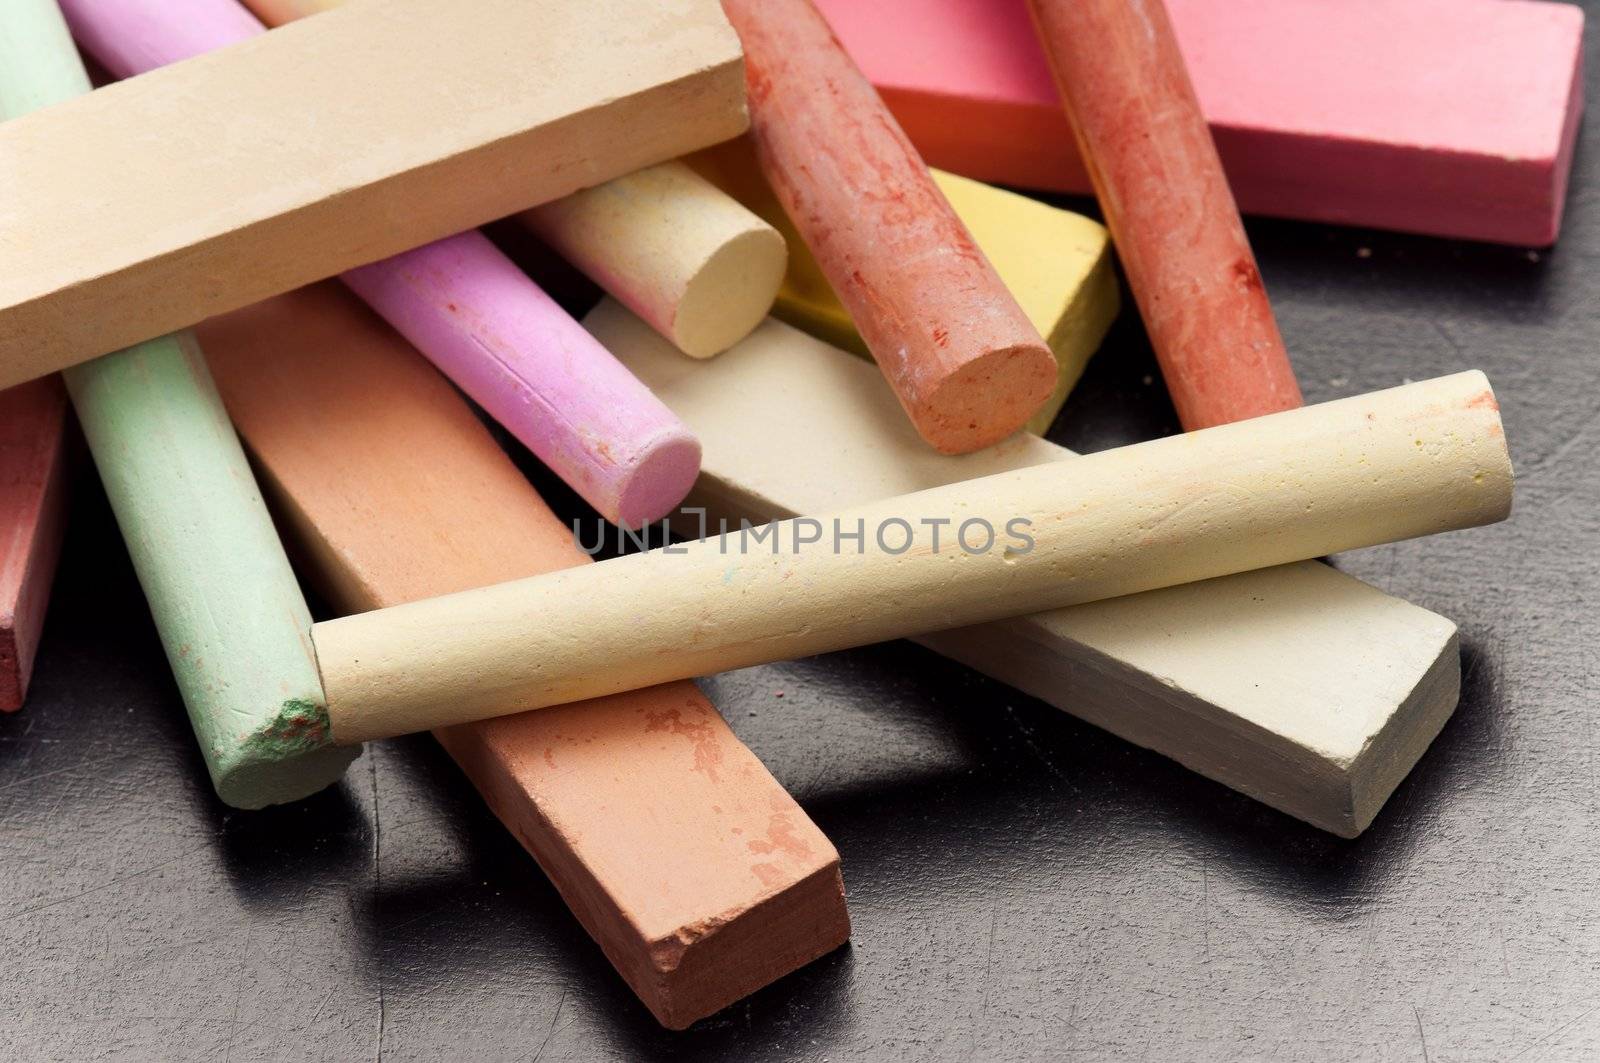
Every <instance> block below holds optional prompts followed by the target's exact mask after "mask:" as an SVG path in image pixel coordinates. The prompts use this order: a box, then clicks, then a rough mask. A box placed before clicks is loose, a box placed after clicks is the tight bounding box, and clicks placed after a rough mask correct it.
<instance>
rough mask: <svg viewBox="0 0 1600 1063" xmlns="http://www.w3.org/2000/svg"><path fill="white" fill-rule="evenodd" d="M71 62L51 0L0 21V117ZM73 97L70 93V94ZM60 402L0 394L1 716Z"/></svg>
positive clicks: (57, 549) (38, 103)
mask: <svg viewBox="0 0 1600 1063" xmlns="http://www.w3.org/2000/svg"><path fill="white" fill-rule="evenodd" d="M76 69H77V56H76V55H74V54H73V52H72V45H71V42H69V41H68V40H67V39H66V36H65V31H64V29H63V28H62V25H61V16H60V14H59V13H58V12H57V11H56V9H55V6H54V5H53V4H52V3H50V0H16V2H15V3H12V4H10V5H8V6H7V7H6V10H5V12H4V15H3V18H0V119H4V118H13V117H15V116H17V115H20V114H26V113H27V112H28V111H31V110H34V109H36V108H38V107H43V106H45V105H47V104H50V103H54V102H55V101H56V100H57V99H59V98H60V95H59V89H58V86H60V85H61V84H63V83H64V82H65V81H67V79H69V78H70V77H72V76H73V74H74V72H75V71H76ZM69 91H70V90H69ZM66 409H67V397H66V392H65V391H63V390H62V389H61V384H60V382H59V381H40V382H38V383H35V384H30V385H28V386H25V387H15V388H11V389H9V390H6V391H0V712H12V711H14V710H16V709H19V708H21V707H22V702H23V699H24V697H25V696H26V695H27V691H28V679H29V676H30V675H31V673H32V671H33V659H34V653H35V651H36V650H37V649H38V646H39V632H40V629H41V628H42V627H43V626H44V614H45V608H46V606H47V605H48V604H49V600H50V582H51V580H52V578H53V577H54V575H55V570H56V562H57V560H58V559H59V558H60V555H61V531H62V527H61V526H62V522H63V520H64V519H65V515H66V476H65V462H66V451H65V449H64V447H63V438H64V436H63V433H64V429H65V425H66Z"/></svg>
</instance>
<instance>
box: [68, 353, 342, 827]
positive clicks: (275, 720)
mask: <svg viewBox="0 0 1600 1063" xmlns="http://www.w3.org/2000/svg"><path fill="white" fill-rule="evenodd" d="M65 375H66V381H67V388H68V390H69V391H70V392H71V394H72V400H73V405H74V406H75V407H76V409H77V411H78V420H79V422H80V423H81V424H82V425H83V433H84V436H85V437H87V439H88V440H89V449H90V452H91V453H92V454H93V455H94V461H95V467H96V468H97V469H99V471H100V480H101V482H102V483H103V484H105V489H106V495H107V497H109V498H110V500H111V508H112V511H113V512H114V513H115V514H116V517H117V524H118V526H119V527H121V529H122V537H123V540H124V541H125V542H126V543H127V544H128V553H129V555H130V556H131V557H132V559H133V567H134V570H135V571H136V572H137V573H138V575H139V584H140V586H142V587H143V588H144V593H145V599H146V600H147V601H148V602H149V603H150V612H151V615H152V616H153V617H154V618H155V623H156V630H157V631H158V632H159V633H160V636H161V645H162V648H163V649H164V650H166V654H167V661H168V663H170V664H171V666H172V673H173V675H174V677H175V678H176V679H177V681H178V689H179V691H180V692H181V693H182V695H183V700H184V705H185V706H186V707H187V708H188V710H189V721H190V723H191V724H192V725H193V727H194V731H195V736H196V738H198V739H199V741H200V750H201V752H202V753H203V754H204V755H205V759H206V767H207V768H208V769H209V771H210V773H211V781H212V784H213V785H214V786H215V788H216V791H217V796H219V797H220V798H222V800H223V801H224V802H226V803H228V804H230V805H234V806H236V807H238V808H260V807H263V806H265V805H269V804H278V803H280V802H285V801H293V800H297V799H298V798H301V797H305V796H306V795H308V794H312V793H315V792H316V791H318V790H320V789H322V788H323V787H324V786H327V785H329V784H330V783H332V782H335V781H337V780H338V779H339V777H340V776H341V775H343V774H344V769H345V767H346V766H347V765H348V764H349V763H350V761H352V760H353V759H355V757H356V755H357V754H358V753H360V749H359V748H356V747H350V748H337V747H328V746H327V745H326V742H325V736H326V731H327V715H326V710H325V708H324V705H323V697H322V686H321V683H320V681H319V679H318V675H317V664H316V657H315V654H314V652H313V650H312V645H311V641H310V639H309V637H308V636H309V634H310V629H311V614H310V612H309V611H308V610H307V609H306V603H305V599H304V598H303V597H301V594H300V588H299V585H298V584H297V583H296V582H295V579H294V574H293V572H291V571H290V568H289V562H288V559H287V558H286V557H285V556H284V553H283V546H282V544H280V543H279V542H278V538H277V535H276V533H275V532H274V531H273V528H272V521H271V518H270V517H269V516H268V515H267V510H266V507H265V506H264V505H263V504H262V501H261V495H260V492H259V491H258V490H257V489H256V484H255V480H254V478H253V477H252V476H251V474H250V467H249V465H248V464H246V462H245V457H244V452H243V451H242V450H240V449H239V441H238V439H237V437H236V436H235V435H234V433H233V426H232V425H231V424H230V423H229V422H228V416H227V414H226V412H225V411H224V410H223V408H222V401H221V400H220V399H219V398H218V397H217V393H216V389H215V387H214V386H213V385H212V383H211V379H210V377H209V375H208V374H207V372H206V367H205V361H204V359H203V357H202V355H201V354H200V349H199V346H198V345H197V344H196V343H195V341H194V337H193V335H192V334H191V333H188V332H180V333H176V334H174V335H172V336H166V337H163V338H161V339H157V340H150V341H147V342H145V343H142V344H139V345H138V346H135V347H131V348H129V349H127V350H125V351H119V352H117V353H116V354H112V355H107V356H106V357H104V358H100V359H96V360H95V361H93V362H89V363H86V364H84V365H81V366H74V367H72V368H70V369H68V370H67V372H66V374H65Z"/></svg>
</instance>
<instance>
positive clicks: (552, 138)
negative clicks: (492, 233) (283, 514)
mask: <svg viewBox="0 0 1600 1063" xmlns="http://www.w3.org/2000/svg"><path fill="white" fill-rule="evenodd" d="M622 27H626V32H623V30H622ZM554 29H559V32H555V31H554ZM508 40H514V41H517V42H519V45H518V47H516V48H508V47H506V42H507V41H508ZM423 68H426V70H427V76H426V77H419V76H418V70H419V69H423ZM529 70H538V71H539V72H540V76H539V77H537V78H529V77H527V76H526V75H527V71H529ZM308 115H315V117H316V120H315V121H307V116H308ZM745 124H746V117H745V114H744V108H743V95H742V84H741V81H740V63H739V54H738V42H737V39H736V37H735V36H734V34H733V33H732V32H731V31H730V29H729V28H728V26H727V23H726V22H725V21H724V20H723V18H722V17H721V15H720V13H719V12H718V11H717V10H716V8H715V5H710V4H703V3H695V2H691V0H670V2H668V3H665V4H663V3H657V2H654V0H597V2H595V3H590V4H583V5H579V6H576V7H574V6H573V5H570V4H565V3H560V2H558V0H534V2H529V0H480V2H478V3H474V4H470V5H464V4H436V3H433V2H432V0H385V2H383V3H376V2H362V3H358V4H355V5H353V6H350V7H347V8H342V9H339V10H335V11H330V12H328V13H326V14H324V15H321V16H318V18H317V19H316V22H315V25H308V26H294V25H290V26H285V27H283V28H282V30H281V31H276V32H273V33H268V34H264V35H262V36H260V37H256V38H253V39H251V40H247V41H243V42H241V43H239V44H236V45H233V46H231V47H228V48H225V49H222V50H221V51H219V52H215V53H211V54H208V55H203V56H199V57H197V58H194V59H190V60H186V61H184V62H182V63H177V64H174V65H173V66H170V67H165V68H162V69H160V70H156V71H152V72H151V73H149V74H146V75H144V76H142V77H138V78H131V79H129V80H128V81H125V82H121V83H119V84H116V85H111V86H108V87H107V88H105V89H103V90H101V91H99V92H95V93H92V94H90V95H88V96H85V97H83V98H81V99H77V100H72V101H69V102H67V103H63V104H58V105H56V106H54V107H50V108H47V109H45V110H43V111H40V112H37V113H34V114H31V115H28V116H27V117H25V118H22V119H19V120H17V121H14V122H10V123H7V124H6V125H5V126H4V127H0V156H3V157H5V158H7V159H8V160H10V162H9V164H8V166H7V168H6V172H5V175H4V179H3V181H0V204H3V206H0V337H4V339H3V340H0V386H5V385H9V384H12V383H17V382H20V381H22V380H25V379H28V378H30V377H33V376H39V375H42V374H44V373H46V372H49V371H51V370H54V369H59V368H62V367H64V366H66V365H70V364H73V363H75V362H79V361H83V360H84V359H87V358H89V357H92V356H95V355H98V354H100V353H103V352H105V351H108V350H112V349H115V348H117V347H121V346H125V345H127V344H129V343H133V342H137V341H139V340H142V339H146V338H148V337H150V336H152V335H157V334H160V333H162V332H164V331H168V330H171V329H173V328H177V327H181V326H185V325H189V324H193V323H194V322H196V321H198V320H201V319H203V318H205V317H208V316H210V315H212V314H215V313H219V312H222V311H225V310H229V309H235V308H237V307H239V306H243V305H246V304H248V303H251V302H254V301H256V300H259V299H261V298H264V297H266V296H268V295H272V294H276V293H278V292H282V291H286V290H288V289H290V288H293V287H296V286H298V285H301V284H304V283H306V282H308V281H311V280H315V279H318V278H321V277H326V276H331V275H333V274H335V273H339V272H342V271H344V270H347V269H350V268H352V267H355V266H358V265H363V264H365V263H369V262H374V261H377V260H379V259H382V258H385V257H388V256H389V255H392V254H395V253H397V252H400V251H403V250H405V249H407V248H410V247H416V246H418V245H420V244H423V243H426V242H428V241H431V240H437V239H440V238H442V237H444V236H447V235H450V234H452V233H456V232H460V231H462V230H465V229H467V228H470V227H472V226H474V225H477V224H480V223H482V222H484V221H487V220H489V219H491V218H496V217H501V216H504V215H507V214H510V213H512V212H514V211H517V210H522V209H525V208H527V207H530V206H535V205H537V204H539V203H541V202H545V201H548V200H550V199H554V198H558V197H560V196H562V195H566V194H568V193H570V192H573V191H576V190H577V189H578V188H581V187H587V186H589V185H593V184H597V183H599V182H600V181H604V180H608V179H610V178H612V177H616V176H618V175H620V174H622V173H627V172H630V171H632V170H635V169H638V168H639V167H641V166H645V165H649V164H652V163H656V162H660V161H663V160H664V159H667V158H670V157H674V156H676V155H679V154H682V153H683V152H685V151H689V150H693V149H695V148H700V147H704V146H705V145H707V144H709V143H713V142H715V141H718V140H722V139H726V138H727V137H729V136H732V135H735V134H737V133H739V132H740V131H742V129H743V128H744V126H745ZM150 144H161V145H162V146H163V149H164V154H163V157H162V165H161V166H159V167H140V168H134V169H124V168H108V167H107V166H106V165H105V160H106V159H118V158H134V157H137V156H138V155H140V153H141V152H143V151H144V150H146V148H147V146H148V145H150ZM152 293H159V297H154V298H153V297H152Z"/></svg>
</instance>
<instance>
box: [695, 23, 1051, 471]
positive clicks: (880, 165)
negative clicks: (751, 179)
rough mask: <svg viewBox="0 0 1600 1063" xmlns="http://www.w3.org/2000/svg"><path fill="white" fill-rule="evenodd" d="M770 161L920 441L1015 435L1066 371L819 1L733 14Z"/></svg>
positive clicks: (771, 176) (977, 441) (778, 187)
mask: <svg viewBox="0 0 1600 1063" xmlns="http://www.w3.org/2000/svg"><path fill="white" fill-rule="evenodd" d="M723 8H724V10H726V11H727V14H728V19H729V21H730V22H732V23H733V26H734V29H736V30H737V31H738V33H739V38H740V40H741V42H742V43H743V44H744V51H745V79H746V83H747V87H748V89H749V101H750V119H751V128H752V132H753V134H754V140H755V144H756V152H757V156H758V157H759V158H760V161H761V168H762V170H763V171H764V172H765V173H766V176H767V179H768V181H769V182H770V183H771V184H772V187H773V189H774V190H775V191H776V192H777V194H778V198H779V200H781V201H782V203H783V206H784V209H785V210H786V211H788V213H789V216H790V218H791V219H793V221H794V224H795V228H797V229H798V230H799V231H800V234H801V236H802V237H804V239H805V242H806V245H807V246H808V247H810V249H811V252H812V254H813V255H815V256H816V259H817V262H818V264H819V265H821V267H822V271H823V273H824V274H826V275H827V278H828V280H829V282H830V283H831V284H832V285H833V287H834V290H835V291H836V292H837V293H838V295H839V299H840V301H841V302H843V303H844V305H845V307H846V308H847V309H848V310H849V311H850V314H851V316H852V317H853V318H854V319H855V323H856V327H857V328H858V329H859V330H860V332H861V335H862V338H863V339H864V340H865V341H866V344H867V348H868V349H869V350H871V352H872V354H873V357H874V358H876V359H877V362H878V365H879V366H880V367H881V368H882V369H883V373H884V376H886V377H888V378H889V383H890V384H891V385H892V386H893V387H894V390H895V394H896V395H898V396H899V397H900V403H901V405H902V406H904V407H905V409H906V412H907V413H908V414H910V416H911V420H912V421H913V423H915V424H916V426H917V430H918V431H919V432H920V433H921V434H922V437H923V438H924V439H926V440H927V441H928V442H929V443H931V444H933V445H934V447H936V448H937V449H939V450H941V451H943V452H945V453H962V452H965V451H970V450H977V449H979V448H980V447H985V446H988V445H990V444H991V443H995V442H998V441H999V440H1001V439H1003V438H1005V437H1006V436H1008V435H1010V434H1011V433H1012V432H1015V431H1016V430H1017V429H1019V428H1021V427H1022V426H1023V424H1025V423H1026V422H1027V420H1028V418H1029V417H1030V416H1031V415H1032V414H1033V412H1034V411H1035V410H1036V409H1038V408H1039V407H1040V406H1041V405H1042V404H1043V403H1044V401H1045V400H1046V399H1048V398H1049V397H1050V393H1051V390H1052V389H1053V388H1054V386H1055V377H1056V365H1055V359H1054V358H1053V357H1052V355H1051V354H1050V349H1049V348H1048V347H1047V346H1046V345H1045V343H1044V341H1043V340H1042V339H1041V338H1040V337H1039V333H1038V330H1037V329H1035V328H1034V327H1033V325H1032V324H1031V323H1029V321H1028V318H1027V316H1026V315H1024V314H1023V312H1022V310H1021V309H1020V308H1018V306H1017V303H1016V300H1015V299H1013V298H1012V296H1011V293H1010V292H1008V291H1007V290H1006V288H1005V285H1004V284H1003V283H1002V282H1001V281H1000V278H999V277H998V276H997V275H996V274H995V271H994V268H993V267H992V266H991V265H990V264H989V261H988V259H986V258H985V257H984V255H983V252H982V251H980V250H978V247H977V245H976V244H975V243H974V242H973V239H972V236H971V234H969V233H968V232H967V229H966V226H964V225H963V224H962V223H961V220H960V219H959V218H957V217H956V214H955V212H954V211H953V210H952V209H951V208H950V204H949V203H948V202H947V201H946V200H945V198H944V195H943V194H942V193H941V192H940V191H939V189H938V187H937V186H935V185H934V183H933V180H932V178H931V177H929V175H928V169H927V167H926V166H925V165H923V162H922V159H921V157H920V156H918V155H917V151H916V149H915V148H913V147H912V146H911V142H910V141H909V140H907V139H906V135H905V134H904V133H903V132H901V130H900V127H899V125H897V124H896V123H895V120H894V118H893V117H891V116H890V114H889V111H888V109H887V108H886V107H885V106H884V105H883V101H882V100H880V99H879V98H878V94H877V92H876V91H875V90H874V89H873V88H872V86H871V85H870V84H868V83H867V80H866V78H865V77H863V76H862V74H861V72H860V71H859V70H857V69H856V67H855V64H854V63H853V62H852V61H851V60H850V57H849V56H848V55H846V54H845V52H844V49H843V48H841V47H840V46H839V42H838V41H837V40H836V39H835V38H834V36H833V34H832V32H831V31H830V30H829V29H828V24H827V23H826V22H824V21H823V19H822V16H821V15H819V14H818V13H817V11H816V9H815V8H814V7H812V5H811V3H810V0H724V2H723Z"/></svg>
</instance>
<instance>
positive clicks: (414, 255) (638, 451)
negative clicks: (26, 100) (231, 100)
mask: <svg viewBox="0 0 1600 1063" xmlns="http://www.w3.org/2000/svg"><path fill="white" fill-rule="evenodd" d="M61 6H62V10H63V12H64V14H65V15H66V17H67V21H68V23H69V25H70V26H71V28H72V32H73V35H74V37H76V39H77V40H78V42H79V43H80V44H81V45H82V46H83V47H84V49H85V50H86V51H88V52H89V53H90V54H91V55H93V56H94V57H95V59H96V60H97V61H99V63H100V64H101V65H102V66H103V67H105V68H106V69H107V70H109V71H110V72H111V73H112V74H114V75H116V76H117V77H131V76H133V75H135V74H142V73H145V72H146V71H149V70H154V69H157V68H159V67H162V66H166V65H168V64H170V63H176V62H180V61H181V60H184V59H188V58H192V57H194V56H196V55H202V54H204V53H206V52H209V51H213V50H215V49H217V48H222V47H226V46H227V45H230V44H235V43H238V42H240V41H244V40H248V39H250V38H252V37H255V36H258V35H260V34H262V33H264V32H265V27H263V26H262V25H261V23H259V22H257V21H256V19H255V18H254V17H253V16H251V14H250V13H249V12H248V11H246V10H245V9H244V8H242V7H240V6H239V4H238V3H236V2H235V0H62V5H61ZM583 194H585V193H579V195H583ZM735 207H736V205H735ZM774 239H777V237H776V236H774ZM344 277H345V282H346V283H347V284H349V285H350V287H351V288H352V289H354V290H355V291H356V292H357V293H358V294H359V295H361V297H362V298H364V299H366V300H367V302H368V303H369V304H371V305H372V307H373V308H374V309H376V310H377V311H378V312H379V313H380V314H382V315H383V316H384V317H385V318H387V319H388V320H389V322H390V323H391V324H393V325H394V326H395V327H396V328H398V329H400V330H401V331H402V332H403V333H404V334H405V335H406V336H407V337H408V338H409V339H410V340H411V341H412V342H413V343H415V344H417V346H418V348H419V349H420V350H421V351H422V352H423V353H424V354H425V355H427V356H428V357H429V358H430V359H432V360H433V362H434V364H436V365H438V366H439V368H440V369H442V370H443V371H444V372H445V373H446V374H447V375H449V377H450V378H451V379H452V380H454V381H455V382H456V384H457V385H458V386H460V387H461V388H462V390H464V391H465V392H466V393H467V394H468V395H471V396H472V397H473V399H475V400H476V401H477V402H478V404H479V405H481V406H482V407H483V408H484V409H485V410H487V411H488V412H489V414H490V416H492V417H494V418H495V419H496V420H497V421H499V422H500V423H501V424H502V425H504V426H505V427H506V429H507V430H508V431H510V432H511V434H512V435H513V436H515V437H516V438H517V439H519V440H521V441H522V442H523V443H524V444H525V445H526V446H527V447H528V448H529V449H530V450H532V451H533V453H534V454H535V455H537V456H538V457H539V459H540V460H541V461H543V462H544V463H545V464H546V465H548V466H549V467H550V468H551V469H553V470H554V471H555V472H556V474H557V475H559V476H560V477H561V478H562V479H563V480H564V481H565V482H566V483H567V484H568V485H569V486H571V487H572V488H573V489H574V490H576V491H577V492H578V493H579V494H580V495H582V496H583V498H584V499H585V500H586V501H587V502H589V504H590V505H592V506H594V507H595V508H596V509H597V510H599V512H600V514H601V515H602V516H604V517H605V518H606V519H607V520H611V521H618V522H622V523H625V524H627V525H628V526H630V527H640V526H642V525H643V524H646V523H648V522H650V521H653V520H657V519H659V518H661V517H662V516H664V515H666V514H667V513H669V512H671V510H672V509H673V508H674V507H675V506H676V505H677V504H678V503H679V502H681V501H682V500H683V496H684V495H685V494H686V493H687V492H688V490H689V488H690V486H691V485H692V484H693V483H694V478H695V474H696V473H697V472H698V470H699V454H700V452H699V447H698V445H697V444H696V442H695V440H694V437H693V436H692V435H691V434H690V433H689V432H688V431H687V430H685V429H684V427H683V426H682V425H681V424H679V423H678V422H677V421H676V420H675V419H674V418H673V417H672V415H671V414H670V413H668V412H667V410H666V409H665V408H664V407H663V406H662V405H661V404H660V403H659V402H657V401H656V400H655V399H654V398H653V397H652V396H651V395H650V392H649V391H648V390H647V389H646V388H644V387H642V386H641V385H640V384H639V382H638V381H636V380H634V379H633V378H632V377H631V376H630V375H629V374H628V372H627V371H626V370H625V369H623V368H622V367H621V366H619V365H618V364H617V362H616V359H615V358H613V357H611V355H610V354H609V353H608V352H607V351H606V350H605V349H604V348H603V347H601V346H600V345H599V344H598V343H596V342H595V341H594V338H593V337H591V336H590V335H589V334H588V333H587V332H585V331H584V330H583V328H582V327H581V326H579V325H578V323H577V322H576V321H574V320H572V318H571V316H570V315H568V314H567V313H566V311H564V310H562V309H561V308H560V307H559V306H558V305H556V303H555V302H554V301H553V300H551V299H550V298H549V297H548V296H546V295H545V293H544V292H542V291H541V290H539V288H538V286H537V285H535V284H534V283H533V282H532V281H531V280H529V279H528V278H527V277H526V276H525V275H524V274H523V273H522V272H521V271H520V270H518V269H517V267H516V266H515V265H513V264H512V263H511V261H510V260H509V259H507V258H506V256H505V255H504V254H502V253H501V252H500V251H499V250H498V249H497V248H496V247H495V246H494V245H493V244H491V243H490V242H489V241H488V240H486V239H485V238H483V237H482V236H480V235H478V234H477V233H462V234H459V235H457V236H452V237H447V238H445V239H444V240H440V241H437V242H436V243H433V244H428V245H426V246H424V247H420V248H417V249H415V250H412V251H408V252H405V253H403V254H401V255H397V256H395V257H393V258H388V259H384V260H382V261H381V262H374V263H372V264H371V265H368V266H363V267H360V268H358V269H355V270H351V271H348V272H347V273H346V274H345V275H344ZM769 302H770V300H769ZM765 312H766V308H765V307H761V308H760V309H758V310H756V312H755V315H754V317H752V318H751V319H750V321H749V324H748V325H747V327H746V328H745V330H744V331H745V332H748V331H749V329H750V328H751V327H754V325H755V323H756V321H758V320H760V318H761V317H762V316H764V314H765ZM741 334H742V333H741ZM733 338H734V339H737V338H738V337H737V336H735V337H733ZM730 342H731V340H730Z"/></svg>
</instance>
